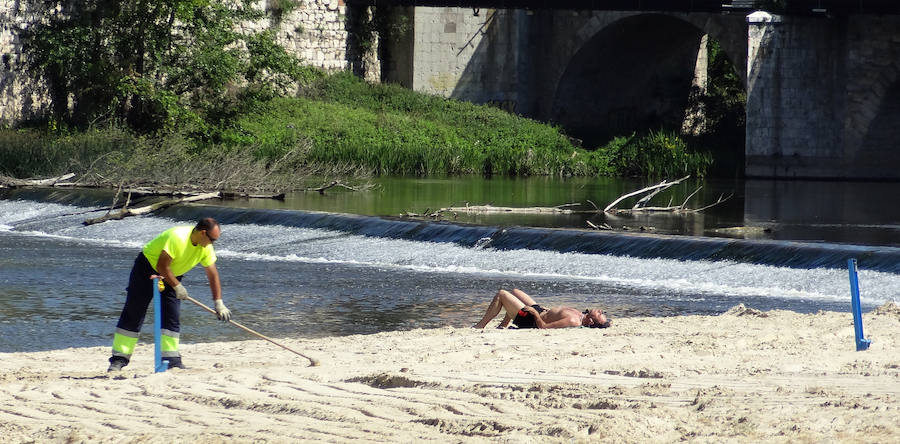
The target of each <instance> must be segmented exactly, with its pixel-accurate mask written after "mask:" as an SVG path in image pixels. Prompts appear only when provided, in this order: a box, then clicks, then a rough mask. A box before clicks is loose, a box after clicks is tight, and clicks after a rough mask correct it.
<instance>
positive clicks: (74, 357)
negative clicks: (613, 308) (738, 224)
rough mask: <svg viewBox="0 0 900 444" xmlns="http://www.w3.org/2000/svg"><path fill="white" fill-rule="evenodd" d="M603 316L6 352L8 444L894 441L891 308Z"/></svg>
mask: <svg viewBox="0 0 900 444" xmlns="http://www.w3.org/2000/svg"><path fill="white" fill-rule="evenodd" d="M474 317H475V316H473V318H474ZM473 322H474V319H473ZM613 322H614V324H613V327H612V328H609V329H605V330H598V329H563V330H519V331H516V330H498V329H495V328H490V327H489V328H487V329H484V330H476V329H471V328H453V327H436V328H434V329H423V330H413V331H405V332H390V333H379V334H374V335H364V336H345V337H331V338H323V339H308V340H291V339H285V340H283V342H284V343H285V344H286V345H288V346H290V347H292V348H295V349H297V350H298V351H301V352H303V353H305V354H308V355H310V356H313V357H315V358H317V359H319V360H320V361H321V365H319V366H316V367H309V366H308V365H307V364H308V363H307V361H305V360H304V359H303V358H301V357H299V356H296V355H293V354H291V353H289V352H287V351H285V350H283V349H281V348H278V347H276V346H274V345H272V344H270V343H268V342H265V341H261V340H249V341H242V342H222V343H203V344H183V346H182V353H183V355H184V359H185V364H186V365H187V366H188V367H189V368H188V369H186V370H177V369H176V370H171V371H168V372H164V373H153V362H152V359H153V347H152V344H145V343H142V344H141V345H140V346H139V348H138V350H137V352H136V354H135V356H134V359H133V361H132V364H131V365H130V366H128V367H126V369H125V371H123V372H121V373H118V374H107V373H106V367H107V362H106V358H107V357H108V354H109V349H108V348H107V347H92V348H75V349H66V350H54V351H46V352H34V353H3V354H0V397H2V399H4V400H5V401H4V402H3V404H2V406H0V442H41V443H44V442H65V443H78V442H88V443H94V442H117V443H119V442H140V443H176V442H186V443H187V442H191V443H195V442H200V443H204V442H209V443H213V442H264V443H265V442H302V441H326V442H351V441H355V442H375V441H380V442H419V441H429V442H540V441H550V442H600V441H605V442H642V443H643V442H677V441H688V442H710V443H712V442H715V443H719V442H759V441H763V442H851V443H852V442H866V443H872V442H884V443H892V442H898V441H900V308H898V307H897V306H896V305H894V304H892V303H891V304H887V305H884V306H882V307H879V308H878V309H876V310H874V311H872V312H869V313H865V314H864V327H865V333H866V336H867V337H868V338H869V339H871V340H872V345H871V347H870V348H869V350H866V351H861V352H857V351H856V349H855V344H854V339H853V338H854V333H853V319H852V316H851V315H850V314H849V313H835V312H819V313H815V314H798V313H794V312H788V311H769V312H759V311H757V310H754V309H752V308H745V307H743V306H742V305H741V306H737V307H735V308H733V309H732V310H730V311H729V312H728V313H726V314H723V315H719V316H681V317H665V318H621V319H614V320H613ZM493 325H496V323H493V324H492V326H493ZM185 328H186V329H188V330H189V329H190V326H186V327H185ZM223 328H226V327H224V326H223ZM145 334H146V333H145Z"/></svg>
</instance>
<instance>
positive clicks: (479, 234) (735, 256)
mask: <svg viewBox="0 0 900 444" xmlns="http://www.w3.org/2000/svg"><path fill="white" fill-rule="evenodd" d="M11 196H15V198H16V199H29V200H38V201H46V202H54V203H60V204H67V205H77V206H90V207H98V208H105V206H106V205H108V203H109V200H108V199H109V196H108V195H107V194H106V193H101V192H92V191H85V192H72V191H69V190H66V191H53V190H49V191H48V190H19V191H15V192H14V193H12V194H11ZM156 215H157V216H160V217H168V218H173V219H176V220H187V221H191V220H197V219H199V218H201V217H205V216H212V217H215V218H216V219H217V220H218V221H219V222H220V223H222V224H223V225H229V224H248V225H259V226H276V225H280V226H286V227H295V228H309V229H320V230H329V231H334V232H340V233H345V234H348V235H359V236H366V237H372V238H385V239H399V240H406V241H413V242H429V243H451V244H455V245H459V246H462V247H466V248H481V249H494V250H499V251H512V250H539V251H550V252H559V253H583V254H600V255H612V256H623V257H634V258H646V259H650V258H665V259H675V260H681V261H714V262H720V261H727V262H735V263H746V264H760V265H771V266H779V267H790V268H799V269H814V268H835V269H843V268H844V267H846V263H847V260H848V259H850V258H857V259H858V260H859V263H860V264H862V266H863V267H864V268H865V269H867V270H875V271H882V272H888V273H900V248H897V247H888V246H868V245H851V244H840V243H825V242H798V241H785V240H750V239H732V238H720V237H696V236H681V235H657V234H649V233H626V232H608V231H593V230H580V229H554V228H535V227H523V226H503V227H500V226H482V225H469V224H458V223H450V222H443V221H421V220H410V219H402V218H391V217H373V216H361V215H353V214H340V213H326V212H316V211H302V210H283V209H244V208H234V207H223V206H216V205H205V204H200V205H179V206H175V207H170V208H168V209H166V210H164V211H162V212H159V213H157V214H156ZM80 217H81V219H85V218H88V217H91V215H90V214H88V215H83V216H80ZM53 223H54V222H53V221H52V220H51V221H46V220H40V221H34V222H29V223H27V224H26V226H25V227H21V229H26V228H28V227H29V226H32V227H34V228H39V227H44V226H47V225H52V224H53ZM66 223H72V222H71V221H70V222H66Z"/></svg>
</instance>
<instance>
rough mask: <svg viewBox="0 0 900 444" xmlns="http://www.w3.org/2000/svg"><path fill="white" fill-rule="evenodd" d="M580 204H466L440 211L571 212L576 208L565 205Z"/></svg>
mask: <svg viewBox="0 0 900 444" xmlns="http://www.w3.org/2000/svg"><path fill="white" fill-rule="evenodd" d="M578 205H581V204H579V203H568V204H562V205H557V206H555V207H495V206H493V205H466V206H464V207H449V208H441V209H440V211H441V212H443V211H452V212H457V213H516V214H518V213H522V214H531V213H553V214H572V213H575V212H576V210H572V209H570V208H567V207H573V206H578Z"/></svg>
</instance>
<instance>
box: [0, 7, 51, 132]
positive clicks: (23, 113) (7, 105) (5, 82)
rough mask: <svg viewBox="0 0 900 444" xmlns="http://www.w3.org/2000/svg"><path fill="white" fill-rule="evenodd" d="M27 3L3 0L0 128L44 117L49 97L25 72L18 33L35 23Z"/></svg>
mask: <svg viewBox="0 0 900 444" xmlns="http://www.w3.org/2000/svg"><path fill="white" fill-rule="evenodd" d="M26 3H27V2H23V1H20V0H0V126H4V125H10V124H12V123H15V122H18V121H21V120H23V119H28V118H32V117H35V116H37V115H40V114H42V113H43V112H44V111H45V109H46V108H47V104H48V99H47V94H46V91H45V89H44V87H43V86H42V85H36V84H34V82H32V81H31V80H30V79H29V78H28V75H27V73H26V72H25V66H24V64H25V56H24V54H23V53H22V45H21V43H20V42H19V37H18V34H19V30H20V29H22V28H24V27H27V26H28V25H29V24H30V23H34V21H35V20H36V18H35V17H36V15H37V14H36V13H35V11H33V10H31V9H29V7H28V5H26Z"/></svg>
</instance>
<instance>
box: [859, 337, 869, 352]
mask: <svg viewBox="0 0 900 444" xmlns="http://www.w3.org/2000/svg"><path fill="white" fill-rule="evenodd" d="M870 344H872V341H871V340H869V339H857V340H856V351H863V350H868V349H869V345H870Z"/></svg>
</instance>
